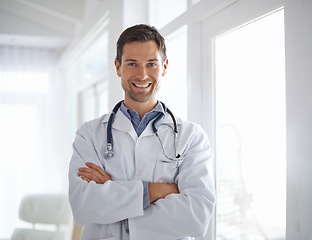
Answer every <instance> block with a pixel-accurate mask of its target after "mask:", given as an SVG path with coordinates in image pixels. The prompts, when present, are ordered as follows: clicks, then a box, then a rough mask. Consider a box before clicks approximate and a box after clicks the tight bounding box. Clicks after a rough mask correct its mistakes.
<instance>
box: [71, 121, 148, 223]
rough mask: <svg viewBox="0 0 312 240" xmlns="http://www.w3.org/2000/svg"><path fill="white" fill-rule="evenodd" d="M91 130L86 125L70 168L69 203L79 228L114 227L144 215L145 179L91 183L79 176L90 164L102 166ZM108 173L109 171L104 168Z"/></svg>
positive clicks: (77, 139)
mask: <svg viewBox="0 0 312 240" xmlns="http://www.w3.org/2000/svg"><path fill="white" fill-rule="evenodd" d="M90 132H91V131H89V130H88V127H87V126H86V125H83V127H81V128H80V129H79V130H78V131H77V134H76V138H75V141H74V143H73V155H72V159H71V162H70V166H69V201H70V204H71V208H72V212H73V216H74V220H75V222H76V223H77V224H78V225H86V224H90V223H98V224H110V223H114V222H118V221H121V220H123V219H127V218H131V217H137V216H142V215H143V213H144V212H143V184H142V181H141V180H134V181H107V182H105V183H104V184H97V183H95V182H94V181H91V182H90V183H88V182H87V181H84V180H82V179H81V178H80V177H79V176H78V169H79V168H80V167H85V163H86V162H93V163H94V164H96V165H98V166H100V167H102V164H101V162H100V160H99V157H98V155H97V152H96V150H95V147H94V144H93V141H92V138H91V134H90ZM104 170H105V169H104Z"/></svg>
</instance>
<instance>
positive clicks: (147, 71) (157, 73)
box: [115, 40, 168, 107]
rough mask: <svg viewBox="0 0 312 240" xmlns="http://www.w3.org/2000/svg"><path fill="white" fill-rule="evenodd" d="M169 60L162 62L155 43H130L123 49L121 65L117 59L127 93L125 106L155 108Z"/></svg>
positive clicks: (119, 72) (119, 73) (118, 73)
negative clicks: (146, 105) (148, 106)
mask: <svg viewBox="0 0 312 240" xmlns="http://www.w3.org/2000/svg"><path fill="white" fill-rule="evenodd" d="M167 64H168V60H167V59H166V60H165V61H162V59H161V56H160V53H159V50H158V46H157V44H156V43H155V42H154V41H152V40H151V41H146V42H138V41H135V42H129V43H126V44H125V45H124V47H123V53H122V57H121V63H120V62H119V61H118V60H117V59H116V60H115V66H116V70H117V75H118V76H119V77H121V84H122V87H123V89H124V91H125V102H124V103H125V105H126V106H128V107H131V106H134V105H136V104H139V103H146V104H148V105H150V106H155V105H156V103H157V100H156V93H157V91H158V89H159V86H160V81H161V78H162V77H163V76H164V75H165V73H166V68H167Z"/></svg>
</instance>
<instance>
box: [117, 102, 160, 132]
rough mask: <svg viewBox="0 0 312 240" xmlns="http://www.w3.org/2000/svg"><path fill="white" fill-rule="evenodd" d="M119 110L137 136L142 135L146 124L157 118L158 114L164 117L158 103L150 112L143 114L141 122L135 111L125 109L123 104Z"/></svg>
mask: <svg viewBox="0 0 312 240" xmlns="http://www.w3.org/2000/svg"><path fill="white" fill-rule="evenodd" d="M120 110H121V112H122V113H123V114H124V115H125V116H126V117H127V118H128V119H129V120H130V121H131V123H132V125H133V127H134V129H135V132H136V133H137V134H138V136H140V135H141V134H142V132H143V131H144V130H145V128H146V126H147V125H148V123H149V122H150V121H151V120H153V119H154V118H155V117H156V116H158V114H159V113H163V116H165V111H164V109H163V106H162V105H161V103H160V102H158V103H157V105H156V107H155V108H154V109H153V110H152V111H150V112H148V113H145V114H144V116H143V118H142V120H141V119H140V116H139V114H138V113H137V112H136V111H133V110H131V109H129V108H127V107H126V106H125V104H124V103H122V104H121V106H120Z"/></svg>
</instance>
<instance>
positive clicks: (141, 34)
mask: <svg viewBox="0 0 312 240" xmlns="http://www.w3.org/2000/svg"><path fill="white" fill-rule="evenodd" d="M150 40H152V41H155V43H156V44H157V46H158V49H159V53H160V56H161V59H162V62H164V61H165V60H166V58H167V56H166V45H165V39H164V38H163V36H161V34H160V33H159V32H158V30H157V29H156V28H155V27H152V26H149V25H146V24H139V25H134V26H132V27H129V28H127V29H126V30H124V31H123V32H122V33H121V35H120V36H119V39H118V41H117V55H116V59H117V61H118V62H119V63H121V56H122V51H123V47H124V45H125V44H126V43H129V42H135V41H138V42H147V41H150Z"/></svg>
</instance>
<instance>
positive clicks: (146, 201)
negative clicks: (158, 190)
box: [142, 181, 151, 209]
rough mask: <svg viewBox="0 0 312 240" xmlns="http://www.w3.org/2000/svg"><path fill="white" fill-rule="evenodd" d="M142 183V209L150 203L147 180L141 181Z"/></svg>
mask: <svg viewBox="0 0 312 240" xmlns="http://www.w3.org/2000/svg"><path fill="white" fill-rule="evenodd" d="M142 183H143V209H146V208H148V207H149V206H150V205H151V203H150V199H149V190H148V182H147V181H142Z"/></svg>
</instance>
